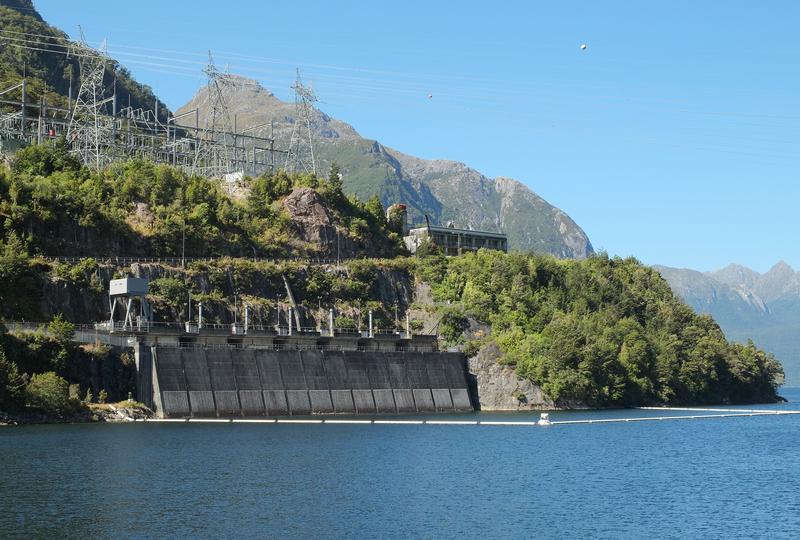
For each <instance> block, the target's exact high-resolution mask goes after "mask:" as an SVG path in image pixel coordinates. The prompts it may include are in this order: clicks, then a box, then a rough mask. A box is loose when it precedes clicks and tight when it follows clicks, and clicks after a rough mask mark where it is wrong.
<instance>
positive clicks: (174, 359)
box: [75, 278, 477, 418]
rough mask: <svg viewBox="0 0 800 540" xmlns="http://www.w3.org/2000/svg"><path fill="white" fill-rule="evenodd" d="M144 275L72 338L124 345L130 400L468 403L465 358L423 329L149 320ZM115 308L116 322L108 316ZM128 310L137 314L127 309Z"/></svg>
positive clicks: (174, 409)
mask: <svg viewBox="0 0 800 540" xmlns="http://www.w3.org/2000/svg"><path fill="white" fill-rule="evenodd" d="M146 293H147V281H146V280H144V279H137V278H123V279H117V280H112V281H111V284H110V289H109V300H110V308H111V317H110V320H109V321H106V322H103V323H98V324H97V325H95V326H94V328H84V329H79V330H78V331H77V332H76V334H75V339H76V340H77V341H82V342H85V343H96V342H100V343H104V344H106V345H109V346H112V347H116V348H123V349H127V350H129V351H130V350H132V352H133V357H134V358H135V363H136V399H137V401H140V402H142V403H144V404H145V405H147V406H148V407H150V408H151V409H152V410H153V411H154V412H155V413H156V415H157V416H158V417H161V418H210V417H221V418H230V417H266V416H298V415H311V414H346V415H366V414H369V415H375V414H402V413H417V412H426V413H431V412H459V411H472V410H475V408H476V406H475V404H476V403H477V398H476V396H475V395H474V392H471V391H470V385H469V382H468V377H467V364H466V358H465V356H464V355H463V354H461V353H455V352H441V351H439V350H438V349H437V338H436V336H433V335H415V334H412V332H411V329H410V325H409V324H408V321H407V323H406V328H405V331H401V330H397V329H395V330H376V329H374V328H373V325H372V316H371V313H370V317H369V325H368V327H367V328H366V329H364V330H356V329H336V328H334V317H333V311H332V310H331V311H330V314H329V319H328V325H327V327H317V328H303V327H300V326H299V325H300V319H299V317H298V316H297V314H296V313H295V314H294V317H293V316H292V315H293V314H292V309H291V308H289V309H288V312H287V314H286V317H285V319H284V321H283V322H284V323H285V324H281V322H280V318H279V322H278V324H276V325H274V326H261V325H251V324H250V323H249V321H248V316H247V310H246V309H245V317H244V321H243V322H234V323H232V324H204V323H203V318H202V307H201V308H200V311H199V314H198V320H197V321H196V322H181V323H153V322H151V320H150V319H151V317H150V313H149V306H148V304H147V301H146ZM120 309H121V310H122V311H123V312H124V317H123V320H121V321H120V320H117V319H116V315H117V313H118V312H119V311H120ZM137 312H138V314H137Z"/></svg>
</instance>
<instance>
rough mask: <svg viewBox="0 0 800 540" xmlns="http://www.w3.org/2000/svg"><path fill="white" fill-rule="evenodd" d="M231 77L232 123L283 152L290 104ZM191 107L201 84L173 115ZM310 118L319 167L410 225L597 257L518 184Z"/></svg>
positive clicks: (559, 213)
mask: <svg viewBox="0 0 800 540" xmlns="http://www.w3.org/2000/svg"><path fill="white" fill-rule="evenodd" d="M229 80H230V81H231V84H226V85H225V86H224V91H225V97H226V100H227V105H228V110H229V113H230V115H231V116H232V117H233V118H231V119H230V120H231V125H233V124H234V123H235V124H236V126H237V129H239V130H241V129H252V130H253V131H254V132H255V133H256V134H257V135H260V136H268V135H270V134H271V133H272V134H274V137H275V139H276V141H278V142H279V144H281V147H288V141H289V139H290V137H291V130H292V125H293V123H294V122H295V121H296V119H295V108H294V104H291V103H287V102H284V101H282V100H280V99H279V98H277V97H276V96H275V94H274V93H273V92H271V91H270V90H268V89H266V88H264V87H263V86H261V85H260V84H259V83H258V82H257V81H254V80H251V79H247V78H245V77H240V76H231V77H230V79H229ZM193 109H198V111H199V118H201V119H203V118H205V116H206V115H207V114H208V110H209V107H208V90H207V88H206V87H203V88H201V89H200V90H199V91H198V93H196V94H195V95H194V96H193V97H192V98H191V99H190V100H189V101H188V102H187V103H186V104H184V105H183V106H182V107H180V108H179V109H178V111H177V114H179V115H180V114H182V113H185V112H188V111H190V110H193ZM312 118H313V122H312V123H313V125H314V135H315V141H314V145H315V148H314V150H315V153H316V155H317V156H318V157H319V162H320V165H321V168H322V169H323V170H325V169H326V167H328V166H330V164H331V163H333V162H336V163H337V164H338V165H339V167H340V169H341V171H342V173H343V182H344V187H345V190H346V191H347V192H348V193H353V194H355V195H358V196H359V197H360V198H362V199H367V198H369V197H370V196H372V195H376V194H377V195H378V196H379V197H380V198H381V201H382V202H383V204H384V205H389V204H393V203H396V202H401V203H404V204H406V205H407V206H408V207H409V215H410V220H411V221H412V223H417V224H420V223H423V222H424V216H425V215H428V216H429V217H430V218H431V220H432V221H433V222H434V223H436V222H438V223H445V222H448V221H454V222H455V223H457V224H458V225H459V226H462V227H465V228H474V229H485V230H491V231H500V230H502V231H503V232H505V233H506V234H507V235H508V237H509V244H510V246H511V247H512V249H520V250H532V251H538V252H543V253H550V254H553V255H556V256H558V257H562V258H585V257H587V256H589V255H591V254H592V253H594V248H593V247H592V244H591V242H590V241H589V238H588V236H587V235H586V233H585V232H584V231H583V230H582V229H581V228H580V226H578V225H577V223H575V221H574V220H572V219H571V218H570V217H569V216H568V215H567V214H566V213H565V212H564V211H563V210H561V209H559V208H557V207H555V206H553V205H551V204H550V203H548V202H547V201H545V200H544V199H543V198H542V197H540V196H539V195H537V194H536V193H534V192H533V191H532V190H531V189H530V188H528V187H527V186H526V185H525V184H523V183H522V182H519V181H518V180H514V179H511V178H508V177H502V176H500V177H497V178H489V177H487V176H486V175H484V174H482V173H480V172H479V171H477V170H475V169H473V168H471V167H469V166H468V165H467V164H465V163H462V162H459V161H454V160H449V159H423V158H419V157H416V156H412V155H410V154H406V153H404V152H401V151H399V150H395V149H394V148H390V147H388V146H385V145H383V144H381V143H380V142H379V141H377V140H373V139H367V138H364V137H362V136H361V135H360V134H359V133H358V131H357V130H356V129H355V128H354V127H353V126H351V125H350V124H347V123H346V122H344V121H342V120H339V119H336V118H334V117H332V116H330V115H328V114H326V113H324V112H323V111H320V110H318V109H314V110H313V114H312ZM192 121H193V119H192V120H189V119H188V117H185V118H184V126H186V127H191V125H193V124H191V123H192ZM201 122H202V120H201ZM270 123H272V126H271V127H270ZM258 125H262V126H261V127H260V128H258V127H256V126H258ZM273 130H274V131H273Z"/></svg>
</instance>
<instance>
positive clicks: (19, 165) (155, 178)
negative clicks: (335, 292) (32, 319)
mask: <svg viewBox="0 0 800 540" xmlns="http://www.w3.org/2000/svg"><path fill="white" fill-rule="evenodd" d="M246 182H247V184H248V187H249V190H248V191H249V194H248V196H247V197H246V198H245V199H243V200H233V199H231V198H230V197H229V196H227V195H226V194H225V193H224V192H223V190H222V187H221V185H220V182H219V181H217V180H211V179H206V178H199V177H194V176H191V177H190V176H188V175H186V174H185V173H183V172H181V171H180V170H178V169H175V168H172V167H169V166H165V165H154V164H152V163H150V162H145V161H130V162H123V163H117V164H114V165H112V166H111V167H109V168H108V169H106V170H104V171H101V172H99V173H95V172H92V171H90V170H89V169H87V168H85V167H82V166H81V165H80V163H79V162H77V161H76V160H75V159H74V158H73V157H72V156H71V155H70V154H69V152H68V151H67V148H66V145H65V144H64V141H63V140H61V141H59V142H57V143H56V144H55V145H49V144H48V145H42V146H31V147H29V148H26V149H24V150H21V151H19V152H18V153H17V154H16V156H15V158H14V161H13V165H12V167H11V168H10V169H2V168H0V219H2V220H3V223H4V229H3V233H2V234H3V235H4V237H5V239H6V241H7V242H12V241H13V242H18V243H20V244H21V245H22V246H24V249H25V250H26V251H28V252H30V253H39V254H44V255H68V256H79V255H91V256H98V255H102V256H126V255H139V256H146V257H158V256H181V255H183V254H185V255H186V256H187V257H210V256H221V255H233V256H244V257H281V258H283V257H301V256H302V257H329V258H330V257H336V254H337V251H338V252H339V253H340V254H341V255H342V256H351V257H352V256H358V255H370V256H392V255H394V254H396V253H398V252H399V251H401V250H402V249H403V248H402V245H401V239H400V235H399V233H400V232H401V231H400V230H391V227H390V225H389V223H387V221H386V216H385V213H384V209H383V207H382V206H381V204H380V201H379V200H378V199H377V198H373V199H371V200H370V201H367V202H362V201H359V200H358V199H357V198H354V197H351V198H348V197H346V196H344V194H343V193H342V189H341V182H340V180H339V178H338V173H337V172H336V170H335V169H334V170H333V171H332V174H331V175H330V178H329V179H325V178H317V177H314V176H313V175H287V174H285V173H283V172H278V173H276V174H275V175H274V176H263V177H260V178H253V179H250V178H247V179H246ZM293 218H294V219H293Z"/></svg>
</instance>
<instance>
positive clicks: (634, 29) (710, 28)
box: [35, 0, 800, 271]
mask: <svg viewBox="0 0 800 540" xmlns="http://www.w3.org/2000/svg"><path fill="white" fill-rule="evenodd" d="M35 5H36V6H37V8H38V9H39V10H40V12H41V13H42V15H43V17H44V18H45V19H46V20H47V21H48V22H50V23H51V24H53V25H55V26H58V27H60V28H62V29H63V30H65V31H67V32H68V33H69V34H70V35H73V36H74V35H76V34H77V26H78V25H79V24H80V25H82V27H83V30H84V32H85V34H86V36H87V39H88V40H89V41H90V43H92V44H98V43H99V42H100V41H101V40H102V39H107V40H108V41H107V42H108V49H109V52H110V53H111V55H112V56H114V57H116V58H117V59H118V60H120V61H121V62H122V63H123V64H125V65H126V66H127V67H128V68H129V69H130V70H131V71H132V72H133V74H134V75H135V76H136V77H137V78H138V79H139V80H140V81H142V82H144V83H147V84H149V85H150V86H152V87H153V89H154V90H155V91H156V93H157V95H159V96H160V97H161V98H162V99H163V100H164V101H166V103H167V104H168V105H169V106H170V107H171V108H173V109H175V108H177V107H179V106H180V105H182V104H183V103H184V102H185V101H187V100H188V99H189V98H190V97H191V96H192V94H193V93H194V92H195V91H196V90H197V89H198V88H199V86H200V85H201V84H202V82H203V76H202V74H201V72H200V70H201V69H202V66H203V64H204V62H205V60H206V55H207V51H208V49H212V50H213V51H214V54H215V57H216V60H217V63H218V64H220V65H221V66H225V65H228V66H229V68H230V69H231V71H234V72H238V73H241V74H243V75H247V76H250V77H252V78H255V79H258V80H259V81H260V82H261V83H262V84H263V85H264V86H266V87H267V88H269V89H271V90H272V91H273V92H275V93H276V95H278V96H279V97H282V98H287V99H288V98H289V95H290V91H289V86H290V85H291V82H292V79H293V77H294V69H295V67H300V68H301V70H302V73H303V76H304V79H306V81H311V82H313V86H314V89H315V90H316V92H317V94H318V95H319V97H320V99H321V101H322V103H321V105H320V107H321V108H322V109H323V110H324V111H326V112H327V113H329V114H331V115H332V116H335V117H338V118H340V119H342V120H345V121H347V122H349V123H350V124H352V125H353V126H354V127H355V128H356V129H357V130H358V131H359V132H360V133H361V134H362V135H363V136H365V137H369V138H374V139H378V140H380V141H381V142H382V143H384V144H386V145H387V146H390V147H393V148H396V149H398V150H401V151H403V152H406V153H410V154H413V155H417V156H420V157H425V158H447V159H454V160H458V161H463V162H465V163H467V164H468V165H470V166H472V167H474V168H476V169H478V170H480V171H481V172H483V173H485V174H487V175H488V176H492V177H494V176H511V177H513V178H517V179H519V180H521V181H523V182H525V183H526V184H527V185H529V186H530V187H531V188H532V189H533V190H534V191H536V192H537V193H538V194H540V195H541V196H542V197H544V198H545V199H547V200H548V201H549V202H551V203H552V204H555V205H557V206H559V207H560V208H562V209H563V210H564V211H566V212H567V213H568V214H569V215H570V216H572V218H573V219H574V220H575V221H576V222H577V223H578V224H579V225H580V226H581V227H583V229H584V230H585V231H586V232H587V234H588V235H589V237H590V239H591V240H592V242H593V244H594V246H595V248H597V249H604V250H606V251H608V252H609V253H610V254H618V255H622V256H627V255H633V256H635V257H637V258H639V259H640V260H642V261H644V262H646V263H649V264H656V263H658V264H666V265H670V266H679V267H689V268H695V269H699V270H711V269H716V268H719V267H722V266H724V265H726V264H728V263H730V262H738V263H742V264H745V265H748V266H750V267H752V268H754V269H756V270H759V271H765V270H767V269H768V268H769V267H770V266H771V265H772V264H774V263H775V262H777V261H778V260H781V259H783V260H785V261H786V262H788V263H789V264H791V265H792V266H793V267H795V268H796V269H797V268H800V251H799V250H798V249H797V242H796V237H797V234H798V232H800V211H798V204H799V203H800V182H798V179H799V178H798V176H800V110H799V109H798V103H797V99H798V96H799V95H800V92H798V90H800V70H798V69H797V62H798V57H799V56H800V41H798V40H797V39H796V35H797V33H796V23H797V21H798V20H800V3H797V2H790V1H786V2H777V1H772V2H744V1H726V2H722V1H713V2H712V1H708V2H696V1H692V2H689V1H672V0H671V1H670V2H640V1H630V2H622V1H618V2H611V1H609V2H591V1H570V2H518V3H517V2H503V3H499V2H498V3H488V4H487V3H486V2H459V3H457V4H455V3H453V4H452V5H449V4H445V3H444V2H441V3H434V2H414V1H403V2H393V3H388V2H374V1H371V2H330V1H328V2H304V3H295V2H282V3H275V2H263V1H240V2H235V1H231V2H224V3H223V2H203V1H200V0H198V1H192V2H190V1H170V2H164V1H160V2H154V1H151V0H140V1H138V2H136V3H135V4H131V3H122V2H107V1H98V0H83V1H81V2H68V3H66V2H64V1H63V0H35ZM456 6H458V7H456ZM132 7H133V13H132V12H131V8H132ZM582 43H586V44H587V45H588V49H587V50H586V51H584V52H582V51H581V50H580V45H581V44H582ZM154 49H159V50H154ZM429 95H432V98H430V99H429V98H428V96H429Z"/></svg>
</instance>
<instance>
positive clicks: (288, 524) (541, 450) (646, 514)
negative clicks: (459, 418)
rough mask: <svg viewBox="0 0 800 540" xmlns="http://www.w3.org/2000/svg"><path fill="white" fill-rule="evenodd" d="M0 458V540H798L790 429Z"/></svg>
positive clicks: (324, 433) (255, 432)
mask: <svg viewBox="0 0 800 540" xmlns="http://www.w3.org/2000/svg"><path fill="white" fill-rule="evenodd" d="M782 393H783V395H784V396H785V397H787V398H788V399H789V400H790V403H788V404H784V405H780V406H777V407H781V408H787V409H794V410H798V409H800V403H798V402H800V389H785V390H784V391H783V392H782ZM768 407H769V408H774V407H776V406H768ZM625 415H630V416H642V415H645V412H644V411H602V412H580V413H578V412H570V413H555V414H553V415H552V416H553V419H554V420H564V419H577V418H602V417H620V416H625ZM646 415H648V416H650V415H652V413H650V412H648V413H646ZM474 416H475V415H472V417H473V418H474ZM478 416H479V418H480V419H488V418H498V419H499V418H502V419H518V420H528V419H532V418H533V417H532V415H529V414H489V413H481V414H479V415H478ZM447 418H455V417H453V416H448V417H447ZM0 457H1V460H2V475H0V537H3V538H8V537H74V538H98V537H99V538H112V537H123V538H128V537H189V538H193V537H243V536H245V537H252V536H258V537H297V538H301V537H302V538H305V537H311V536H325V537H358V538H388V537H415V538H419V537H424V538H434V537H464V538H466V537H484V538H499V537H512V536H515V537H520V538H585V537H602V538H648V537H649V538H687V537H691V538H753V537H757V538H800V416H777V417H769V416H767V417H748V418H724V419H707V420H682V421H671V422H638V423H624V424H593V425H561V426H551V427H548V428H541V427H505V426H504V427H493V426H433V425H421V426H409V425H399V426H398V425H270V424H251V425H246V424H245V425H243V424H154V423H149V424H145V423H133V424H122V425H109V424H92V425H72V426H26V427H13V428H2V429H0Z"/></svg>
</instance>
